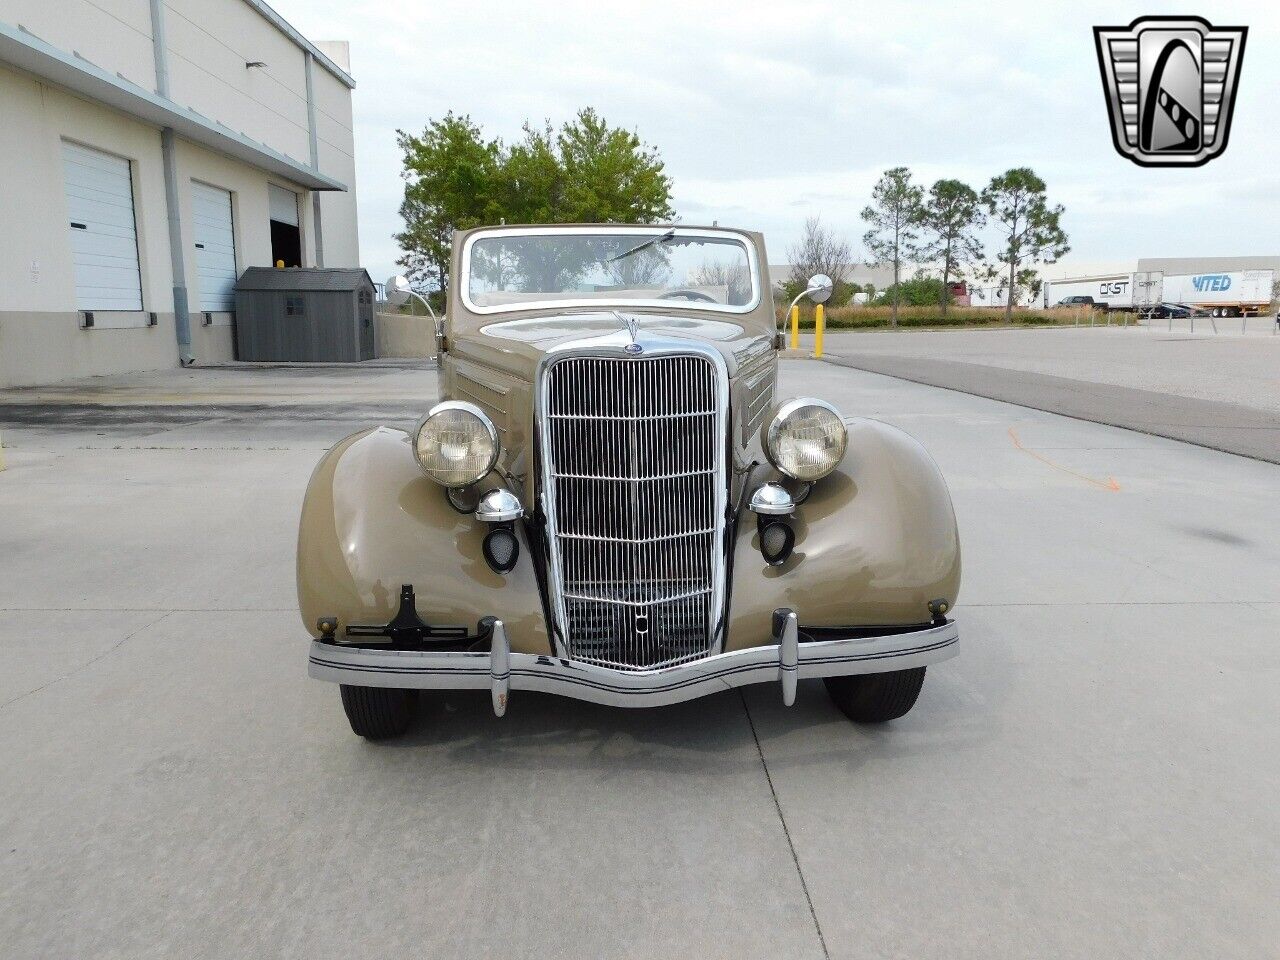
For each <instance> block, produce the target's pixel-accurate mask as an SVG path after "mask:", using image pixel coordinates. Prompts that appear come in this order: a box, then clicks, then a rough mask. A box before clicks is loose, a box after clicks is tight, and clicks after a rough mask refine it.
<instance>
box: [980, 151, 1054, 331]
mask: <svg viewBox="0 0 1280 960" xmlns="http://www.w3.org/2000/svg"><path fill="white" fill-rule="evenodd" d="M981 199H982V203H983V205H984V206H985V207H986V208H987V213H988V214H989V216H990V218H991V221H992V223H993V224H994V225H995V226H996V228H997V229H998V231H999V233H1000V238H1001V246H1000V247H999V249H998V250H997V251H996V260H997V261H999V262H1000V263H1001V264H1003V265H1004V266H1005V268H1006V270H1005V271H1003V272H1004V273H1005V275H1006V276H1005V279H1006V280H1007V282H1008V284H1009V286H1010V288H1011V290H1010V295H1009V303H1008V306H1007V307H1006V308H1005V317H1006V319H1007V320H1011V319H1012V316H1013V304H1014V301H1015V300H1016V299H1017V293H1018V291H1019V290H1021V289H1026V288H1027V287H1028V286H1030V284H1031V283H1034V282H1035V271H1034V269H1032V267H1030V266H1024V264H1034V263H1036V262H1038V261H1041V260H1045V259H1054V260H1056V259H1058V258H1059V257H1061V256H1063V255H1064V254H1065V253H1067V251H1068V250H1070V249H1071V247H1070V245H1068V243H1067V235H1066V233H1065V232H1064V231H1063V229H1062V214H1063V213H1064V212H1065V211H1064V208H1063V207H1062V205H1061V204H1058V205H1056V206H1052V207H1051V206H1049V202H1048V199H1047V197H1046V188H1045V183H1044V181H1043V180H1041V179H1040V178H1039V177H1038V176H1036V174H1035V171H1033V170H1031V169H1029V168H1027V167H1016V168H1014V169H1012V170H1006V171H1005V172H1004V173H1002V174H1000V175H998V176H995V177H992V178H991V182H990V183H989V184H988V185H987V187H986V189H984V190H983V191H982V198H981ZM989 272H992V273H994V272H995V271H994V269H993V270H992V271H989Z"/></svg>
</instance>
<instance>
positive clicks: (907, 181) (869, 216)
mask: <svg viewBox="0 0 1280 960" xmlns="http://www.w3.org/2000/svg"><path fill="white" fill-rule="evenodd" d="M923 202H924V191H923V190H921V189H920V187H918V186H916V185H915V184H914V183H912V182H911V171H910V170H908V169H907V168H906V167H894V168H892V169H891V170H886V171H885V172H884V175H883V176H882V177H881V178H880V179H879V181H877V182H876V185H875V186H874V187H873V188H872V190H871V205H870V206H868V207H866V208H865V209H864V210H863V211H862V219H863V220H865V221H866V222H867V223H869V224H870V225H871V229H870V230H868V231H867V232H866V234H865V235H864V236H863V238H862V242H863V243H865V244H866V246H867V250H868V251H870V253H871V256H872V263H874V264H892V265H893V287H892V289H894V290H895V291H896V290H897V288H898V286H899V284H898V278H899V275H900V273H901V270H902V261H903V260H906V259H912V258H914V257H915V256H916V255H917V248H916V241H917V240H918V239H919V236H920V224H921V221H922V218H923ZM898 304H899V301H898V300H897V299H896V298H895V299H894V300H893V310H894V313H893V320H894V323H895V324H896V323H897V310H898Z"/></svg>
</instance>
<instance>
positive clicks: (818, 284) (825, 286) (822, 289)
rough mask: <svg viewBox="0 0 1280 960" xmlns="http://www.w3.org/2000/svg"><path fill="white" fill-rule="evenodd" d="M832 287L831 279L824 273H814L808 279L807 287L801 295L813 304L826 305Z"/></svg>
mask: <svg viewBox="0 0 1280 960" xmlns="http://www.w3.org/2000/svg"><path fill="white" fill-rule="evenodd" d="M834 286H835V284H833V283H832V282H831V278H830V277H828V276H827V275H826V274H825V273H815V274H814V275H813V276H812V277H810V278H809V285H808V287H807V288H806V289H805V291H804V294H803V295H804V296H806V297H808V298H809V299H810V300H812V301H813V302H814V303H826V302H827V301H828V300H830V299H831V290H832V288H833V287H834Z"/></svg>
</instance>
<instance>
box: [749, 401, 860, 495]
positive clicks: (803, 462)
mask: <svg viewBox="0 0 1280 960" xmlns="http://www.w3.org/2000/svg"><path fill="white" fill-rule="evenodd" d="M848 439H849V432H848V430H846V429H845V425H844V421H843V420H841V419H840V414H839V413H837V412H836V408H835V407H833V406H831V404H829V403H826V402H825V401H822V400H814V399H812V398H811V397H802V398H800V399H798V400H788V401H787V402H786V403H784V404H783V405H782V406H780V407H779V408H778V411H777V413H775V414H774V417H773V420H772V421H770V423H769V425H768V427H766V428H765V437H764V452H765V453H766V454H767V455H768V457H769V461H770V462H771V463H772V464H773V465H774V466H775V467H777V468H778V469H779V470H780V471H781V472H783V473H785V474H786V475H787V476H788V477H793V478H794V479H796V480H821V479H822V478H823V477H825V476H826V475H827V474H829V473H830V472H831V471H832V470H834V469H835V468H836V467H837V466H839V464H840V461H841V460H843V459H844V450H845V444H846V443H847V442H848Z"/></svg>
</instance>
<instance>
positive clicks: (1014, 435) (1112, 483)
mask: <svg viewBox="0 0 1280 960" xmlns="http://www.w3.org/2000/svg"><path fill="white" fill-rule="evenodd" d="M1009 439H1010V440H1012V441H1013V445H1014V446H1015V447H1017V448H1018V449H1019V450H1021V451H1022V452H1023V453H1025V454H1029V455H1030V456H1033V457H1035V458H1036V459H1037V460H1039V461H1040V462H1041V463H1043V464H1045V465H1046V466H1050V467H1053V469H1055V470H1061V471H1062V472H1063V473H1069V474H1071V476H1073V477H1075V478H1076V479H1077V480H1083V481H1084V482H1085V483H1092V484H1093V485H1094V486H1095V487H1101V488H1102V489H1103V490H1110V491H1112V492H1113V493H1115V492H1118V491H1119V490H1120V484H1118V483H1116V478H1115V477H1107V479H1106V480H1105V481H1103V480H1098V479H1096V478H1095V477H1087V476H1085V475H1084V474H1083V473H1076V472H1075V471H1074V470H1069V469H1067V468H1066V467H1064V466H1063V465H1062V464H1060V463H1054V462H1053V461H1052V460H1050V459H1049V458H1048V457H1046V456H1044V455H1043V454H1040V453H1036V452H1035V451H1034V450H1029V449H1028V448H1026V447H1024V446H1023V445H1022V441H1021V440H1020V439H1018V432H1017V431H1016V430H1014V429H1013V427H1010V428H1009Z"/></svg>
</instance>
